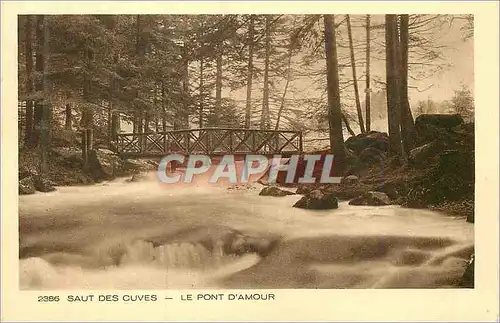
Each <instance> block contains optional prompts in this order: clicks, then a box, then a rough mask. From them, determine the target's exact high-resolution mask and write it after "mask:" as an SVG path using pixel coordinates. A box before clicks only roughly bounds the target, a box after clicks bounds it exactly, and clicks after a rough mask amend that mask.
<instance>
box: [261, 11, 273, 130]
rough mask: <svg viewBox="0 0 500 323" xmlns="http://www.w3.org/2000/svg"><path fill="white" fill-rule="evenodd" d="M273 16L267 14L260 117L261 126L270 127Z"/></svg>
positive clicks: (263, 127) (262, 127)
mask: <svg viewBox="0 0 500 323" xmlns="http://www.w3.org/2000/svg"><path fill="white" fill-rule="evenodd" d="M270 20H271V17H270V16H269V15H266V27H265V57H264V91H263V97H262V113H261V118H260V128H261V129H269V126H270V125H269V121H270V120H269V55H270V51H271V30H270Z"/></svg>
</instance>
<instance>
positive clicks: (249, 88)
mask: <svg viewBox="0 0 500 323" xmlns="http://www.w3.org/2000/svg"><path fill="white" fill-rule="evenodd" d="M254 19H255V18H254V15H250V23H249V27H248V72H247V100H246V107H245V128H247V129H248V128H250V121H251V120H250V119H251V113H252V80H253V47H254V39H253V38H254V28H255V27H254Z"/></svg>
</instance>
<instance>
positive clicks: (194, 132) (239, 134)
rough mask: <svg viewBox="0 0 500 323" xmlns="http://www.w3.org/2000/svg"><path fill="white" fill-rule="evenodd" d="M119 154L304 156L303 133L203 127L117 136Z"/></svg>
mask: <svg viewBox="0 0 500 323" xmlns="http://www.w3.org/2000/svg"><path fill="white" fill-rule="evenodd" d="M116 138H117V140H116V153H117V154H118V155H120V156H121V157H124V158H140V157H144V158H147V157H161V156H165V155H168V154H182V155H191V154H203V155H208V156H220V155H226V154H234V155H248V154H256V155H274V154H280V155H283V156H286V155H292V154H300V153H302V133H301V132H300V131H287V130H259V129H235V128H200V129H186V130H172V131H167V132H155V133H121V134H117V135H116Z"/></svg>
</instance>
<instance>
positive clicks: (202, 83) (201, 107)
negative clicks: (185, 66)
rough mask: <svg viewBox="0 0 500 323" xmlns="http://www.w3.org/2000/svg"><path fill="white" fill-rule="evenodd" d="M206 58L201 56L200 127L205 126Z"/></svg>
mask: <svg viewBox="0 0 500 323" xmlns="http://www.w3.org/2000/svg"><path fill="white" fill-rule="evenodd" d="M204 63H205V62H204V60H203V57H201V58H200V101H199V103H198V109H199V110H198V119H199V127H200V128H203V109H204V106H203V103H204V97H203V95H204V91H203V87H204V86H205V84H204V79H203V77H204V75H203V72H204V68H205V66H204Z"/></svg>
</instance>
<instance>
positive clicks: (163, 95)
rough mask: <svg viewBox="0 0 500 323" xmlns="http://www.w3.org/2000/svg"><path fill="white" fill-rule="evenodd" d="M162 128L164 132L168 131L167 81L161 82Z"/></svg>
mask: <svg viewBox="0 0 500 323" xmlns="http://www.w3.org/2000/svg"><path fill="white" fill-rule="evenodd" d="M161 98H162V99H161V101H162V102H161V108H162V111H161V128H162V131H167V105H168V101H167V91H166V90H165V81H162V82H161Z"/></svg>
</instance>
